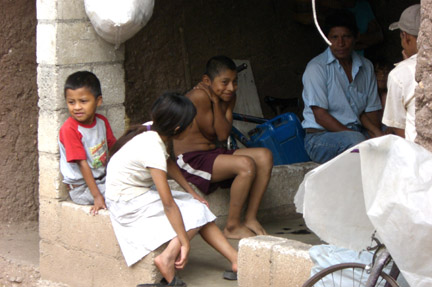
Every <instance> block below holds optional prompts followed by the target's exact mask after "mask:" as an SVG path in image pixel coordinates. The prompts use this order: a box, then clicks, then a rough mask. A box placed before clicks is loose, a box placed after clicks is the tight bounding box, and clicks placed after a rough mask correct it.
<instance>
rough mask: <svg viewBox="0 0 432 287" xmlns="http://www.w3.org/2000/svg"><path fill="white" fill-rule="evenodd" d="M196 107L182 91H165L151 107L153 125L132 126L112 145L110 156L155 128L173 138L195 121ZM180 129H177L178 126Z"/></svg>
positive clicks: (163, 134) (156, 130)
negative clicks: (133, 139)
mask: <svg viewBox="0 0 432 287" xmlns="http://www.w3.org/2000/svg"><path fill="white" fill-rule="evenodd" d="M195 115H196V109H195V106H194V105H193V103H192V102H191V101H190V100H189V99H188V98H186V97H185V96H183V95H181V94H180V93H172V92H171V93H164V94H163V95H162V96H160V97H159V98H157V99H156V101H155V102H154V103H153V106H152V108H151V119H152V121H153V124H152V125H151V127H150V126H149V127H148V126H145V125H134V126H131V127H130V128H129V129H128V130H127V131H126V132H125V133H124V134H123V135H122V136H121V137H120V138H119V139H118V140H117V141H116V143H115V144H114V145H113V146H112V147H111V149H110V157H112V156H113V155H114V154H115V153H116V152H117V151H118V150H120V149H121V147H122V146H124V145H125V144H126V143H127V142H128V141H130V140H131V139H132V138H133V137H135V136H136V135H139V134H141V133H143V132H145V131H147V130H149V129H150V130H153V131H155V132H157V133H158V134H159V135H161V136H166V137H168V138H172V137H174V136H175V135H178V134H180V133H182V132H183V131H184V130H185V129H186V128H187V127H188V126H189V125H190V124H191V123H192V121H193V119H194V118H195ZM177 127H178V129H177V130H176V128H177Z"/></svg>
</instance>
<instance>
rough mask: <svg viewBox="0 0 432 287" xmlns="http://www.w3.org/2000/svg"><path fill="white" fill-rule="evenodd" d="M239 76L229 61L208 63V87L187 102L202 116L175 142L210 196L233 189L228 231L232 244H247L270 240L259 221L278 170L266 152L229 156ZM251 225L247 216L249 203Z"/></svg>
mask: <svg viewBox="0 0 432 287" xmlns="http://www.w3.org/2000/svg"><path fill="white" fill-rule="evenodd" d="M236 90H237V71H236V65H235V64H234V62H233V61H232V60H231V59H230V58H228V57H226V56H215V57H213V58H211V59H210V60H209V61H208V62H207V66H206V71H205V74H204V75H203V77H202V81H201V82H200V83H199V84H198V85H196V86H195V87H194V88H193V89H192V90H191V91H189V92H188V93H187V94H186V96H187V97H188V98H189V99H190V100H191V101H192V102H193V103H194V105H195V107H196V109H197V116H196V118H195V120H194V121H193V123H192V127H191V129H190V130H189V131H188V135H187V137H183V138H181V139H175V140H174V152H175V155H176V156H177V164H178V165H179V167H180V169H181V171H182V173H183V175H184V177H185V178H186V180H187V181H189V182H191V183H193V184H194V185H195V186H196V187H198V188H199V189H200V190H201V191H202V192H203V193H204V194H209V193H211V192H212V191H214V189H215V188H216V187H218V186H224V187H225V186H229V184H231V183H232V184H231V190H230V204H229V211H228V220H227V224H226V226H225V228H224V234H225V236H226V237H227V238H232V239H241V238H245V237H250V236H254V235H257V234H258V235H263V234H267V233H266V231H265V230H264V228H263V227H262V226H261V224H260V223H259V222H258V220H257V218H256V216H257V212H258V207H259V205H260V203H261V199H262V197H263V195H264V192H265V191H266V189H267V185H268V182H269V180H270V175H271V171H272V168H273V157H272V154H271V151H270V150H268V149H266V148H245V149H238V150H227V149H226V148H224V147H220V142H226V140H227V138H228V136H229V134H230V132H231V128H232V123H233V109H234V105H235V102H236ZM248 196H249V201H248V204H247V209H246V214H245V220H244V222H242V220H241V212H242V208H243V207H244V205H245V203H246V200H247V198H248Z"/></svg>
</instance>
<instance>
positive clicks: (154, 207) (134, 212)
mask: <svg viewBox="0 0 432 287" xmlns="http://www.w3.org/2000/svg"><path fill="white" fill-rule="evenodd" d="M167 158H168V154H167V152H166V147H165V144H164V143H163V141H162V140H161V138H160V137H159V135H158V134H157V133H156V132H154V131H147V132H143V133H142V134H139V135H137V136H135V137H134V138H133V139H131V140H130V141H129V142H127V143H126V144H125V145H124V146H123V147H122V148H121V149H120V150H119V151H117V152H116V154H115V155H114V156H113V157H112V158H111V159H110V161H109V163H108V167H107V177H106V191H105V197H106V204H107V207H108V210H109V211H110V217H111V222H112V225H113V229H114V232H115V234H116V237H117V240H118V242H119V245H120V248H121V250H122V253H123V256H124V257H125V260H126V263H127V265H128V266H131V265H132V264H134V263H136V262H138V261H139V260H141V259H142V258H143V257H144V256H146V255H147V254H148V253H150V252H151V251H153V250H155V249H157V248H158V247H159V246H161V245H162V244H164V243H166V242H168V241H170V240H171V239H173V238H174V237H176V236H177V234H176V232H175V231H174V229H173V228H172V226H171V224H170V222H169V220H168V218H167V217H166V215H165V212H164V209H163V205H162V201H161V199H160V196H159V193H158V192H157V190H156V188H155V187H154V183H153V180H152V178H151V175H150V171H149V169H148V168H149V167H151V168H157V169H161V170H163V171H165V172H166V170H167V163H166V160H167ZM171 193H172V195H173V198H174V200H175V202H176V203H177V205H178V207H179V209H180V212H181V214H182V218H183V222H184V225H185V229H186V231H188V230H190V229H194V228H197V227H201V226H203V225H205V224H207V223H209V222H212V221H214V220H215V219H216V217H215V216H214V214H213V213H212V212H211V211H210V210H209V209H208V207H207V206H206V205H204V204H202V203H201V202H199V201H198V200H196V199H194V198H193V197H192V196H191V195H190V194H189V193H186V192H182V191H174V190H173V191H171Z"/></svg>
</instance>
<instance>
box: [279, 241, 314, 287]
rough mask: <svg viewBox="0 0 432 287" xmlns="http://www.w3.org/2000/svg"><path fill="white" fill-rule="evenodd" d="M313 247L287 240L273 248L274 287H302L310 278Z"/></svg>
mask: <svg viewBox="0 0 432 287" xmlns="http://www.w3.org/2000/svg"><path fill="white" fill-rule="evenodd" d="M311 247H312V246H311V245H309V244H304V243H302V242H299V241H295V240H288V239H287V240H286V241H285V242H283V243H280V244H277V245H275V246H273V253H272V260H271V265H272V275H273V276H272V277H273V278H272V281H271V286H272V287H285V286H290V287H301V286H302V285H303V283H304V282H306V280H307V279H308V278H309V276H310V271H311V268H312V266H313V263H312V261H311V259H310V258H309V249H310V248H311Z"/></svg>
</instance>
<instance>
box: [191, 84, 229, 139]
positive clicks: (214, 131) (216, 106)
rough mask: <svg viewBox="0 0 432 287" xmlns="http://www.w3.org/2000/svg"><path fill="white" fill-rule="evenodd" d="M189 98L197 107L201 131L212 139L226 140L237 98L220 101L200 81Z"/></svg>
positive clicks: (197, 117)
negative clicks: (229, 100)
mask: <svg viewBox="0 0 432 287" xmlns="http://www.w3.org/2000/svg"><path fill="white" fill-rule="evenodd" d="M189 99H190V100H191V101H192V102H193V103H194V105H195V107H196V110H197V115H196V117H195V121H196V122H197V124H198V127H199V129H200V131H201V133H202V134H203V135H204V136H205V137H206V138H208V139H210V140H214V139H217V140H219V141H224V140H226V139H227V138H228V136H229V134H230V132H231V128H232V121H233V117H232V111H233V109H234V105H235V98H234V99H233V100H232V101H231V102H229V103H226V102H223V101H220V99H219V98H218V97H217V96H216V95H214V94H213V93H211V91H210V90H209V88H208V87H207V86H206V85H204V84H203V83H199V84H198V85H197V86H196V87H195V88H194V89H193V90H192V92H191V93H190V96H189Z"/></svg>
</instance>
